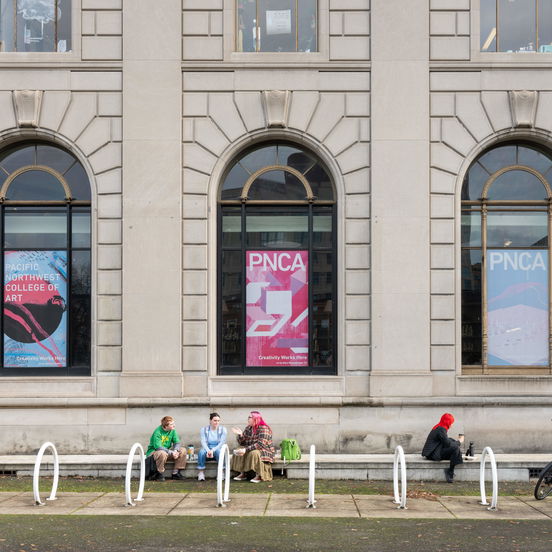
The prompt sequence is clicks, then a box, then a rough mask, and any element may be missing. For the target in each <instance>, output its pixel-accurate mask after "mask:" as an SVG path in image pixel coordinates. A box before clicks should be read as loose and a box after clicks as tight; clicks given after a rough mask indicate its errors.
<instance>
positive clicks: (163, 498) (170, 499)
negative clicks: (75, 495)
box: [74, 493, 187, 516]
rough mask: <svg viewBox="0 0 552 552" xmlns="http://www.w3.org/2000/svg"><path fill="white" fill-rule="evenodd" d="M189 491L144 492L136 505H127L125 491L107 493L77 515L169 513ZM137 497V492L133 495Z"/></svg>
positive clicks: (77, 512)
mask: <svg viewBox="0 0 552 552" xmlns="http://www.w3.org/2000/svg"><path fill="white" fill-rule="evenodd" d="M186 496H187V493H144V495H143V497H144V500H143V501H140V502H135V504H136V506H127V505H126V495H125V494H124V493H106V494H104V495H103V496H101V497H99V498H97V499H96V500H94V501H92V502H89V503H88V504H86V505H85V506H83V507H82V508H79V509H78V510H77V511H76V512H74V513H75V514H77V515H92V516H96V515H122V516H128V515H142V516H149V515H152V516H161V515H167V514H168V513H169V512H170V511H171V510H172V509H173V508H174V507H175V506H177V505H178V504H179V503H180V502H181V501H182V500H183V499H184V498H185V497H186ZM132 498H133V499H135V498H136V493H134V494H133V496H132Z"/></svg>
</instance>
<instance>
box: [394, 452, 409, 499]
mask: <svg viewBox="0 0 552 552" xmlns="http://www.w3.org/2000/svg"><path fill="white" fill-rule="evenodd" d="M399 462H400V464H401V497H400V500H399ZM393 494H394V497H395V499H394V500H393V504H398V506H397V508H398V509H403V510H406V509H407V507H406V460H405V458H404V450H403V448H402V447H401V446H400V445H398V446H397V448H396V449H395V459H394V460H393Z"/></svg>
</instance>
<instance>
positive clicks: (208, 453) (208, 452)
mask: <svg viewBox="0 0 552 552" xmlns="http://www.w3.org/2000/svg"><path fill="white" fill-rule="evenodd" d="M207 458H213V451H212V450H208V451H207Z"/></svg>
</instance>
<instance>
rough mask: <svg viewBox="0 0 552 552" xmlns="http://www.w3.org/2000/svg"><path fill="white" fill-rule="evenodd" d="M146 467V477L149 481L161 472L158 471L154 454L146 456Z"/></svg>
mask: <svg viewBox="0 0 552 552" xmlns="http://www.w3.org/2000/svg"><path fill="white" fill-rule="evenodd" d="M145 467H146V474H145V479H146V480H147V481H153V480H154V479H155V478H156V477H157V474H158V473H159V472H158V471H157V464H156V463H155V458H154V457H153V454H150V455H149V456H148V457H147V458H146V462H145Z"/></svg>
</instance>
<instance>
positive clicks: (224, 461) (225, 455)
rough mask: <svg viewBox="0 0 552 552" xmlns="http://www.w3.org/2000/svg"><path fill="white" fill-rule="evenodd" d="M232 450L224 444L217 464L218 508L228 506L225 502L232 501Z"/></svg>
mask: <svg viewBox="0 0 552 552" xmlns="http://www.w3.org/2000/svg"><path fill="white" fill-rule="evenodd" d="M225 466H226V474H225V478H224V494H223V492H222V473H223V471H224V467H225ZM229 495H230V450H229V449H228V445H222V448H221V449H220V454H219V460H218V466H217V508H226V504H225V502H230V498H229Z"/></svg>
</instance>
